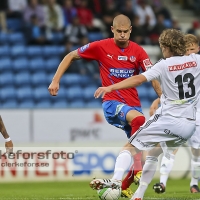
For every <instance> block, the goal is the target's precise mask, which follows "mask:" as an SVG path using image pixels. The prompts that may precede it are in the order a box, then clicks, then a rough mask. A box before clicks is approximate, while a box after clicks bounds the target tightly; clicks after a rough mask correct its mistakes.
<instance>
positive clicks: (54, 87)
mask: <svg viewBox="0 0 200 200" xmlns="http://www.w3.org/2000/svg"><path fill="white" fill-rule="evenodd" d="M79 59H81V57H80V56H79V54H78V50H75V51H72V52H70V53H68V54H67V55H66V56H65V57H64V58H63V60H62V61H61V63H60V64H59V66H58V69H57V71H56V73H55V75H54V77H53V79H52V82H51V84H50V85H49V88H48V90H49V93H50V94H51V95H52V96H56V95H57V94H58V90H59V82H60V79H61V77H62V76H63V74H64V73H65V71H66V70H67V69H68V68H69V66H70V64H71V63H72V62H73V61H75V60H79Z"/></svg>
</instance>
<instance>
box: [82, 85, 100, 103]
mask: <svg viewBox="0 0 200 200" xmlns="http://www.w3.org/2000/svg"><path fill="white" fill-rule="evenodd" d="M96 89H97V87H95V86H89V87H86V88H84V89H83V99H84V100H85V101H90V100H91V99H93V98H94V92H95V91H96Z"/></svg>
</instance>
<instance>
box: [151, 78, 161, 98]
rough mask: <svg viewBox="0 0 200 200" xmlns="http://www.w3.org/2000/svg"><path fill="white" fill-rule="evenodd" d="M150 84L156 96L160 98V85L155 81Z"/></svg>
mask: <svg viewBox="0 0 200 200" xmlns="http://www.w3.org/2000/svg"><path fill="white" fill-rule="evenodd" d="M151 84H152V86H153V88H154V90H155V92H156V94H157V95H158V96H159V97H160V96H161V94H162V90H161V87H160V83H159V82H158V81H157V80H152V81H151Z"/></svg>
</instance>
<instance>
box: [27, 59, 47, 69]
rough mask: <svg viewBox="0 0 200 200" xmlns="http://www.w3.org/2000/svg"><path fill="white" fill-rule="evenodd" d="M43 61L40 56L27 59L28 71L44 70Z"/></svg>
mask: <svg viewBox="0 0 200 200" xmlns="http://www.w3.org/2000/svg"><path fill="white" fill-rule="evenodd" d="M45 64H46V63H45V61H44V59H43V58H41V57H37V58H33V59H31V60H30V61H29V65H30V71H31V72H33V73H34V72H38V71H45Z"/></svg>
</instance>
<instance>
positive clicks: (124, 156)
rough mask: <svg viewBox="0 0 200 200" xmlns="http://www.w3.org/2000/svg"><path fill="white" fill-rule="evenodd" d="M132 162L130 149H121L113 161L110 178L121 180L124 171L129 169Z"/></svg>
mask: <svg viewBox="0 0 200 200" xmlns="http://www.w3.org/2000/svg"><path fill="white" fill-rule="evenodd" d="M131 162H132V155H131V153H130V151H128V150H123V151H121V152H120V154H119V155H118V157H117V159H116V162H115V170H114V175H113V177H112V179H115V180H122V178H123V176H124V173H125V171H126V170H128V169H129V167H130V165H131Z"/></svg>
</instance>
